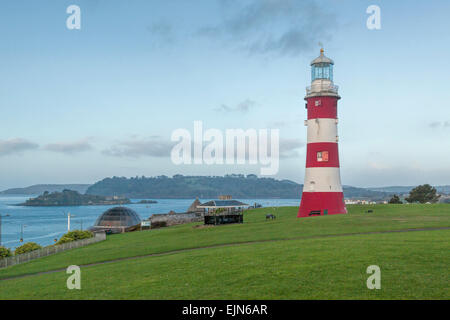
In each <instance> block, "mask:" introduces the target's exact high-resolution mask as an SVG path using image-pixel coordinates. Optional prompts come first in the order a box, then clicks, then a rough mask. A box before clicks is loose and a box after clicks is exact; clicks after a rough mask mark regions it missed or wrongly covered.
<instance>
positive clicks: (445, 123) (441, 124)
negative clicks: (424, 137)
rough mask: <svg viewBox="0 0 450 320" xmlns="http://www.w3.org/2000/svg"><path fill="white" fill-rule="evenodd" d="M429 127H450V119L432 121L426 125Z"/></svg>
mask: <svg viewBox="0 0 450 320" xmlns="http://www.w3.org/2000/svg"><path fill="white" fill-rule="evenodd" d="M428 126H429V127H430V128H433V129H435V128H450V121H434V122H431V123H430V124H429V125H428Z"/></svg>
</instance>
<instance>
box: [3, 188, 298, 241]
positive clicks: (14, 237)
mask: <svg viewBox="0 0 450 320" xmlns="http://www.w3.org/2000/svg"><path fill="white" fill-rule="evenodd" d="M28 198H30V196H0V214H1V215H3V219H2V230H1V240H2V245H4V246H6V247H8V248H12V249H14V248H15V247H17V246H19V245H20V242H19V239H20V237H21V229H22V225H23V226H24V227H23V239H24V242H29V241H33V242H36V243H39V244H40V245H43V246H45V245H49V244H52V243H53V240H54V239H56V238H60V237H61V236H62V235H63V234H64V233H66V232H67V213H68V212H70V214H71V215H73V217H72V218H71V229H72V230H74V229H81V227H82V228H83V229H87V228H89V227H91V226H92V225H93V224H94V222H95V220H96V219H97V217H98V216H99V215H101V214H102V213H103V212H104V211H106V210H108V209H109V208H112V207H114V206H81V207H19V206H14V204H17V203H22V202H24V201H25V200H27V199H28ZM139 200H140V199H133V200H132V202H137V201H139ZM207 200H210V199H200V201H201V202H206V201H207ZM238 200H241V201H243V202H245V203H248V204H249V205H253V204H254V203H255V202H256V203H259V204H261V205H262V206H263V207H269V206H276V207H281V206H298V205H299V202H300V201H299V200H296V199H270V200H265V199H238ZM156 201H158V203H155V204H130V205H127V207H129V208H131V209H133V210H134V211H136V212H137V213H138V214H139V215H140V217H141V218H142V219H147V218H148V217H150V216H151V215H152V214H154V213H167V212H169V211H170V210H173V211H175V212H185V211H186V210H187V209H188V208H189V206H190V205H191V204H192V202H193V201H194V199H156ZM6 215H9V216H7V217H5V216H6Z"/></svg>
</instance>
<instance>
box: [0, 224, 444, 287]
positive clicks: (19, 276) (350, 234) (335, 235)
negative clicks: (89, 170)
mask: <svg viewBox="0 0 450 320" xmlns="http://www.w3.org/2000/svg"><path fill="white" fill-rule="evenodd" d="M437 230H450V227H434V228H417V229H400V230H385V231H367V232H355V233H340V234H325V235H315V236H306V237H294V238H286V239H269V240H253V241H243V242H233V243H224V244H216V245H210V246H203V247H196V248H188V249H179V250H172V251H166V252H161V253H150V254H145V255H141V256H133V257H125V258H117V259H113V260H107V261H101V262H94V263H89V264H83V265H80V268H81V267H91V266H98V265H102V264H107V263H114V262H119V261H125V260H135V259H142V258H148V257H159V256H165V255H169V254H176V253H181V252H189V251H196V250H202V249H209V248H223V247H232V246H239V245H246V244H255V243H265V242H278V241H292V240H302V239H320V238H330V237H349V236H357V235H370V234H384V233H399V232H416V231H437ZM62 271H66V268H61V269H55V270H49V271H43V272H37V273H30V274H23V275H18V276H13V277H9V278H3V279H0V281H5V280H12V279H18V278H25V277H32V276H37V275H42V274H49V273H55V272H62Z"/></svg>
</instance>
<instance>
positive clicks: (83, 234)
mask: <svg viewBox="0 0 450 320" xmlns="http://www.w3.org/2000/svg"><path fill="white" fill-rule="evenodd" d="M93 236H94V234H93V233H92V232H90V231H82V230H74V231H70V232H67V233H66V234H65V235H63V236H62V237H61V239H59V241H58V242H57V243H56V244H63V243H67V242H72V241H77V240H81V239H88V238H92V237H93Z"/></svg>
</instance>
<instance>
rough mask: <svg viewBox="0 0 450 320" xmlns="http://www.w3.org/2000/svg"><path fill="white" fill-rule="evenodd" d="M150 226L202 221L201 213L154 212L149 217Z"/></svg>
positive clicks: (167, 225)
mask: <svg viewBox="0 0 450 320" xmlns="http://www.w3.org/2000/svg"><path fill="white" fill-rule="evenodd" d="M150 221H151V223H152V228H154V227H163V226H164V223H165V226H166V227H169V226H174V225H177V224H184V223H190V222H199V221H203V215H201V214H197V213H175V214H154V215H152V216H151V217H150Z"/></svg>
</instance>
